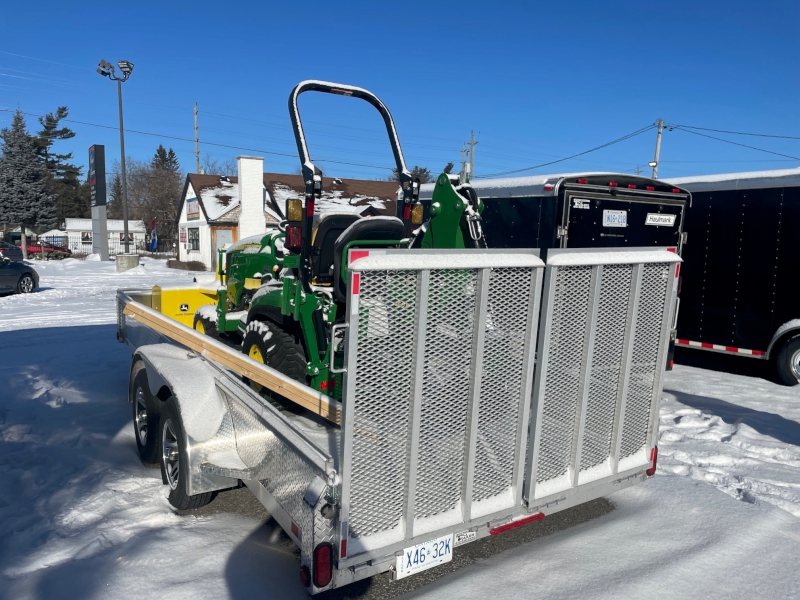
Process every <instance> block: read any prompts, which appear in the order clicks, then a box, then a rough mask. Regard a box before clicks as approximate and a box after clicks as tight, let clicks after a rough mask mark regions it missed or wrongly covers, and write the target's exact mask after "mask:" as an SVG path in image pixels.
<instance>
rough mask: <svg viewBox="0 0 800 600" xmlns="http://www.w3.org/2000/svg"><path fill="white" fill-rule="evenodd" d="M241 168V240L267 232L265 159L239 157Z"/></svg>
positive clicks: (237, 158)
mask: <svg viewBox="0 0 800 600" xmlns="http://www.w3.org/2000/svg"><path fill="white" fill-rule="evenodd" d="M236 161H237V163H238V168H239V205H240V206H241V207H242V213H241V215H240V217H239V239H242V238H246V237H250V236H251V235H258V234H260V233H264V232H265V231H266V230H267V222H266V219H265V218H264V159H263V158H259V157H257V156H237V157H236Z"/></svg>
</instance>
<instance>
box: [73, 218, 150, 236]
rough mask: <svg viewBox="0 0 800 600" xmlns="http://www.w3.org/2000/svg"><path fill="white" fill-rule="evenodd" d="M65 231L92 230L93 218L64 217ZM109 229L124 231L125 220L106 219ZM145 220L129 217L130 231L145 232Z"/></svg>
mask: <svg viewBox="0 0 800 600" xmlns="http://www.w3.org/2000/svg"><path fill="white" fill-rule="evenodd" d="M64 225H65V226H64V230H65V231H91V230H92V220H91V219H64ZM106 228H107V229H108V231H124V230H125V222H124V221H123V220H122V219H108V220H107V221H106ZM145 231H146V230H145V228H144V221H141V220H134V219H128V232H129V233H145Z"/></svg>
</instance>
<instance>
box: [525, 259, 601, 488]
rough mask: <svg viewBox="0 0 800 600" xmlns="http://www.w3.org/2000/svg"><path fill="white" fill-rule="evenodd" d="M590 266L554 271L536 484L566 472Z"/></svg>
mask: <svg viewBox="0 0 800 600" xmlns="http://www.w3.org/2000/svg"><path fill="white" fill-rule="evenodd" d="M591 275H592V269H591V267H589V266H576V267H561V268H559V269H558V270H557V271H556V274H555V276H556V281H555V292H554V296H553V310H552V317H551V318H552V328H551V331H550V352H549V355H548V357H547V379H546V380H545V384H544V385H545V390H544V393H545V399H544V407H543V409H542V416H541V419H542V430H541V437H540V441H539V448H540V449H539V465H538V470H537V474H536V480H537V481H538V482H542V481H547V480H548V479H552V478H554V477H558V476H559V475H563V474H564V473H566V472H567V469H568V467H569V461H570V454H571V450H572V439H573V436H574V433H575V424H576V423H575V422H576V412H577V407H578V392H579V387H580V373H581V357H582V356H583V344H584V336H585V335H586V326H587V323H586V320H587V313H588V308H589V307H588V304H589V283H590V281H591Z"/></svg>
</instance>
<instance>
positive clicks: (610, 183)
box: [608, 181, 617, 187]
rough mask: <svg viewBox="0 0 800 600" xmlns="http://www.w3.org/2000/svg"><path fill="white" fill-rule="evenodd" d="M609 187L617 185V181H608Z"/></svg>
mask: <svg viewBox="0 0 800 600" xmlns="http://www.w3.org/2000/svg"><path fill="white" fill-rule="evenodd" d="M608 187H617V182H616V181H609V182H608Z"/></svg>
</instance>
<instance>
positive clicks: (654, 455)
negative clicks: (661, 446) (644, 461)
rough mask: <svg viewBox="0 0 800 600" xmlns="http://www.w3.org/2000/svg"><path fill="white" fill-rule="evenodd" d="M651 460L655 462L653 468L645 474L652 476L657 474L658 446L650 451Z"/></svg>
mask: <svg viewBox="0 0 800 600" xmlns="http://www.w3.org/2000/svg"><path fill="white" fill-rule="evenodd" d="M650 460H651V461H652V462H653V466H652V467H650V468H649V469H647V471H645V473H647V474H648V475H651V476H652V475H655V474H656V464H657V463H658V446H653V449H652V450H651V451H650Z"/></svg>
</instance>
